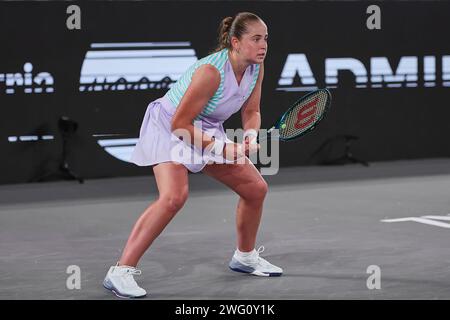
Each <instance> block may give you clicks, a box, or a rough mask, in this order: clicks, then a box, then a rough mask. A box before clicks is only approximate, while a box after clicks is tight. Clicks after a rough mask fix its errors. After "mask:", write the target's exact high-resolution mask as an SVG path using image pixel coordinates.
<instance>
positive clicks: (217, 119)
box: [130, 49, 260, 172]
mask: <svg viewBox="0 0 450 320" xmlns="http://www.w3.org/2000/svg"><path fill="white" fill-rule="evenodd" d="M204 64H210V65H213V66H214V67H216V68H217V69H218V70H219V72H220V76H221V80H220V85H219V88H218V89H217V91H216V92H215V94H214V96H213V97H212V98H211V99H210V100H209V101H208V103H207V104H206V105H205V107H204V108H203V110H202V112H201V113H200V114H199V115H198V116H197V117H196V118H195V120H194V123H193V124H194V126H196V127H198V128H200V129H201V130H202V131H204V132H205V133H206V134H208V135H210V136H214V137H215V138H216V139H219V140H222V141H224V142H227V143H230V142H233V141H231V140H230V139H228V138H227V136H226V133H225V130H224V128H223V122H224V121H225V120H227V119H228V118H229V117H230V116H231V115H232V114H234V113H235V112H237V111H239V110H240V109H241V107H242V105H243V104H244V102H245V101H246V100H247V99H248V97H249V96H250V94H251V93H252V91H253V89H254V87H255V84H256V80H257V78H258V74H259V69H260V66H259V65H258V64H253V65H250V66H248V67H247V69H246V70H245V73H244V76H243V77H242V80H241V82H240V84H239V85H238V83H237V81H236V77H235V75H234V72H233V68H232V66H231V63H230V61H229V59H228V49H223V50H222V51H219V52H216V53H213V54H211V55H209V56H206V57H204V58H202V59H200V60H198V61H197V62H196V63H195V64H193V65H192V66H191V67H190V68H189V69H188V70H187V71H186V72H185V73H184V74H183V75H182V76H181V77H180V79H179V80H178V81H177V82H176V83H175V84H174V85H173V86H172V87H171V89H170V90H169V91H168V92H167V93H166V94H165V95H164V96H163V97H161V98H159V99H157V100H155V101H153V102H151V103H150V104H149V105H148V107H147V110H146V112H145V115H144V119H143V121H142V125H141V129H140V133H139V139H138V142H137V144H136V147H135V148H134V150H133V153H132V155H131V159H130V161H131V162H132V163H134V164H136V165H138V166H150V165H155V164H158V163H162V162H169V161H172V162H177V163H181V164H183V165H184V166H185V167H186V168H187V169H188V170H189V171H191V172H199V171H201V170H202V169H203V168H204V167H205V165H206V164H208V163H213V162H216V163H233V162H232V161H229V160H226V159H223V157H222V156H217V155H214V154H212V153H211V152H208V151H203V150H202V149H201V148H198V147H196V146H192V145H190V144H188V143H185V142H183V140H180V139H179V138H178V137H177V136H176V135H174V134H173V133H172V131H171V121H172V117H173V115H174V114H175V111H176V108H177V107H178V105H179V103H180V101H181V98H182V97H183V95H184V93H185V92H186V90H187V88H188V86H189V84H190V82H191V79H192V75H193V74H194V72H195V70H196V69H197V68H198V67H199V66H201V65H204Z"/></svg>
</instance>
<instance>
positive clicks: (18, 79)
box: [0, 62, 54, 94]
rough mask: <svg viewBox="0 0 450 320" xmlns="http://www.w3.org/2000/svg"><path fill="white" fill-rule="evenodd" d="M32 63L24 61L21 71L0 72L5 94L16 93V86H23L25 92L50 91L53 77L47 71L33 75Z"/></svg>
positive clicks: (0, 80) (51, 90) (52, 90)
mask: <svg viewBox="0 0 450 320" xmlns="http://www.w3.org/2000/svg"><path fill="white" fill-rule="evenodd" d="M32 71H33V64H31V62H26V63H25V64H24V65H23V73H20V72H16V73H0V83H1V82H4V83H5V86H6V90H5V92H6V94H14V93H16V88H17V87H23V92H25V93H43V92H46V93H52V92H54V89H53V84H54V81H53V77H52V75H51V74H50V73H48V72H40V73H38V74H37V75H35V76H33V73H32Z"/></svg>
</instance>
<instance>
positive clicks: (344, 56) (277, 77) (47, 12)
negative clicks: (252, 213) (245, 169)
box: [0, 1, 450, 183]
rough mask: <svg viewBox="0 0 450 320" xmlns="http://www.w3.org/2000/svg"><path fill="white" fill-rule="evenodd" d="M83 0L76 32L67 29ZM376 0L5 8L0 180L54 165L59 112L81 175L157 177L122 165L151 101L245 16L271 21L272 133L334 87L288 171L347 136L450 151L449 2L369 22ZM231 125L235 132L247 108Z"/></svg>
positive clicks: (427, 151) (339, 148)
mask: <svg viewBox="0 0 450 320" xmlns="http://www.w3.org/2000/svg"><path fill="white" fill-rule="evenodd" d="M74 4H77V5H78V6H79V8H80V9H81V25H80V26H81V29H80V30H76V29H75V30H69V29H68V27H67V25H66V22H67V19H68V18H69V16H70V15H71V14H72V12H71V13H69V14H68V13H67V12H66V10H67V7H68V6H70V5H74ZM368 6H369V4H368V3H366V2H341V3H339V2H338V3H336V2H318V3H317V2H281V3H279V2H261V3H256V2H248V3H247V2H237V3H235V2H168V3H167V2H109V1H108V2H89V3H84V2H80V3H76V2H75V3H73V2H70V3H66V2H25V3H22V2H2V3H0V33H1V39H2V42H1V49H2V50H0V106H1V108H2V112H3V117H2V119H1V127H0V150H2V155H3V156H2V158H1V160H0V161H1V168H2V171H1V176H0V183H16V182H26V181H30V180H33V179H36V177H37V176H39V174H41V173H42V172H46V171H48V170H51V169H54V168H57V167H58V164H59V163H60V158H61V155H62V149H63V138H62V135H61V132H60V127H59V125H60V123H59V122H58V120H59V119H60V117H61V116H66V117H68V118H69V119H71V120H73V121H75V122H76V123H77V124H78V126H77V128H76V131H75V132H73V133H72V134H70V135H69V138H68V140H67V145H66V146H67V151H68V163H69V164H70V166H71V168H72V169H73V171H75V172H77V173H79V174H80V175H82V176H83V177H85V178H99V177H111V176H125V175H140V174H148V173H151V168H150V167H138V166H136V165H134V164H131V163H129V162H127V157H129V154H130V152H131V150H132V148H133V146H134V144H135V141H136V139H137V137H138V134H139V128H140V125H141V121H142V118H143V115H144V112H145V110H146V107H147V105H148V104H149V103H150V102H151V101H152V100H154V99H156V98H158V97H160V96H162V95H164V94H165V92H166V91H167V88H168V86H170V84H171V83H172V82H173V81H176V79H177V77H178V76H179V75H180V74H181V73H182V72H183V71H184V70H185V69H186V68H187V66H188V65H189V64H190V63H191V62H193V61H196V60H197V59H200V58H201V57H203V56H205V55H207V54H208V53H209V52H210V50H211V49H213V47H214V46H215V40H216V30H217V27H218V25H219V22H220V21H221V19H222V18H223V17H224V16H227V15H232V14H234V13H236V12H239V11H252V12H255V13H256V14H258V15H259V16H261V17H262V18H263V19H264V20H265V22H266V23H267V25H268V30H269V51H268V56H267V58H266V60H265V70H266V71H265V79H264V84H263V93H262V101H261V109H262V127H263V128H268V127H269V126H271V125H272V123H273V122H274V120H276V118H277V117H278V116H279V115H280V113H281V112H282V111H284V109H285V108H286V106H288V105H289V104H290V103H292V102H293V101H295V100H296V99H297V98H298V97H300V96H302V95H303V94H305V93H306V92H308V91H311V90H313V89H314V88H315V87H328V88H329V89H330V91H331V93H332V95H333V103H332V108H331V110H330V112H329V114H328V115H327V117H326V118H325V119H324V121H323V122H322V123H321V124H320V127H318V128H317V129H316V130H315V131H313V133H311V134H309V135H307V136H305V137H304V138H302V139H299V140H296V141H291V142H286V143H281V145H280V166H293V165H305V164H319V163H323V162H326V161H329V160H332V159H333V158H336V157H339V156H340V155H342V154H343V153H344V148H345V140H346V139H345V137H347V138H348V139H350V140H351V142H352V145H351V148H352V150H351V152H352V153H353V154H354V155H355V156H357V157H358V158H361V159H363V160H366V161H381V160H394V159H410V158H425V157H427V158H428V157H448V156H449V155H450V142H449V139H447V138H448V136H449V130H448V128H449V125H448V120H447V119H448V118H449V116H450V111H449V110H448V104H447V103H446V101H447V99H448V97H449V96H450V42H449V41H448V40H447V37H446V34H447V33H448V31H449V26H448V21H449V19H450V3H443V2H431V3H429V2H422V3H421V2H413V3H407V2H395V3H385V2H380V3H378V6H379V8H380V9H381V29H379V30H369V29H368V27H367V25H366V22H367V19H368V18H369V16H370V14H367V13H366V10H367V7H368ZM155 49H158V50H160V51H158V52H159V53H160V55H159V56H157V55H155V54H154V52H153V53H151V51H152V50H155ZM149 52H150V53H149ZM225 127H226V128H240V127H241V122H240V116H239V113H237V114H235V115H233V116H232V117H231V118H230V119H229V120H228V121H226V122H225ZM352 137H355V139H353V138H352Z"/></svg>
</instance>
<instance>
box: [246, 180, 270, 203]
mask: <svg viewBox="0 0 450 320" xmlns="http://www.w3.org/2000/svg"><path fill="white" fill-rule="evenodd" d="M249 190H251V192H249V194H248V197H247V198H249V199H250V200H256V201H258V200H263V199H264V198H265V197H266V195H267V192H268V191H269V186H268V185H267V182H266V181H265V180H264V179H260V180H258V181H257V182H254V183H253V184H252V186H251V187H250V188H249Z"/></svg>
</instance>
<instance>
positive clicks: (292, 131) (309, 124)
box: [257, 89, 331, 143]
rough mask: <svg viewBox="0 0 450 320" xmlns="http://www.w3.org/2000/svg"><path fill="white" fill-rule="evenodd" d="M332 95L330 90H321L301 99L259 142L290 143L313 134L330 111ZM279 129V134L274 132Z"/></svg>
mask: <svg viewBox="0 0 450 320" xmlns="http://www.w3.org/2000/svg"><path fill="white" fill-rule="evenodd" d="M330 104H331V93H330V91H328V89H319V90H316V91H313V92H310V93H308V94H307V95H305V96H303V97H301V98H300V99H299V100H297V101H296V102H295V103H294V104H293V105H291V106H290V107H289V109H288V110H287V111H286V112H285V113H284V114H283V115H282V116H281V117H280V118H279V119H278V121H277V122H276V123H275V125H274V126H273V127H272V128H270V129H269V130H268V131H267V136H265V137H262V138H261V139H259V137H258V140H257V142H258V143H260V142H261V141H264V140H267V139H279V140H281V141H289V140H293V139H297V138H300V137H302V136H304V135H305V134H307V133H309V132H311V131H312V130H313V129H314V128H315V127H316V126H317V124H318V123H319V122H320V121H321V120H322V119H323V117H324V116H325V114H326V113H327V111H328V110H329V109H330ZM275 129H278V130H279V132H278V134H275V133H273V134H272V132H273V130H275Z"/></svg>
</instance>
